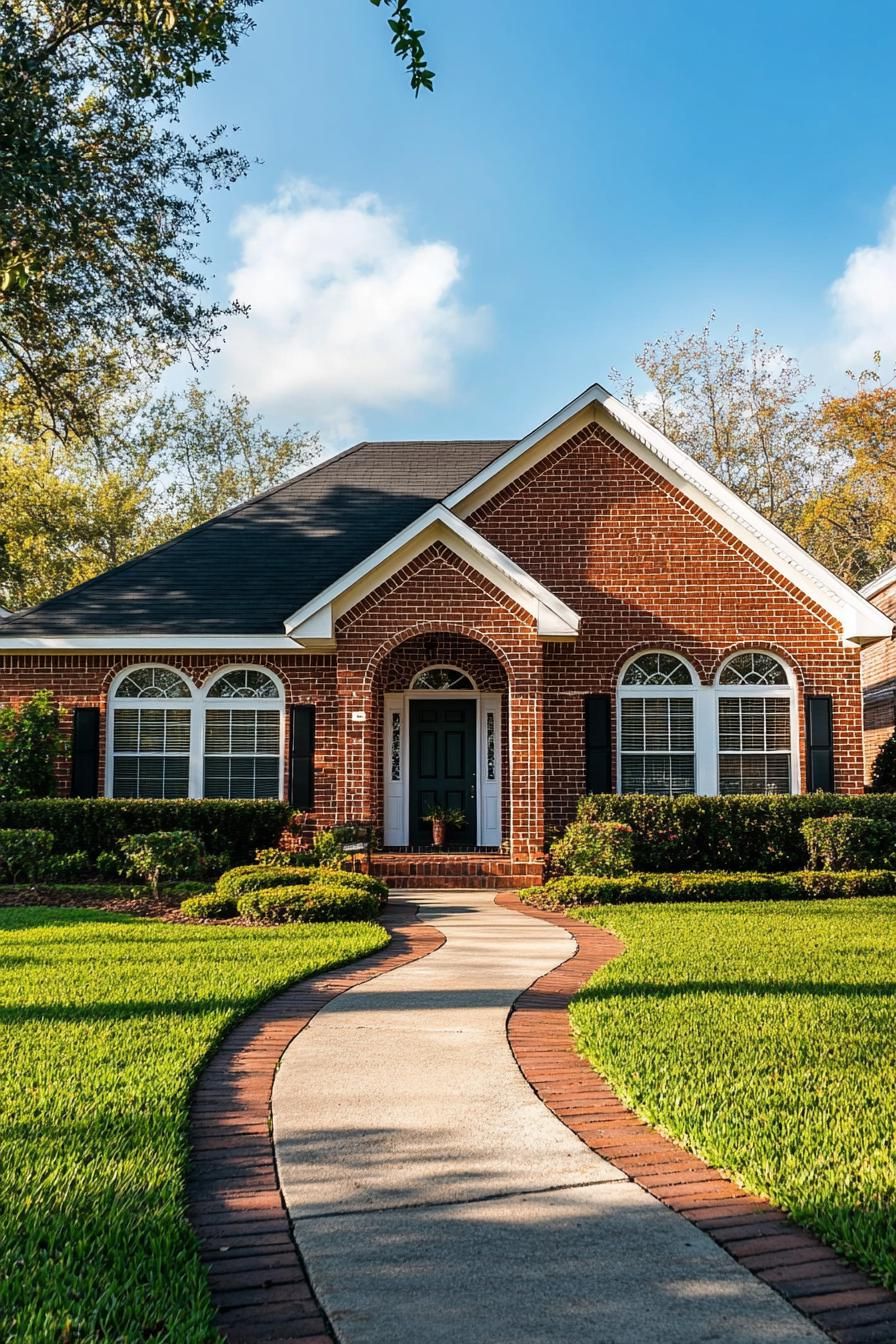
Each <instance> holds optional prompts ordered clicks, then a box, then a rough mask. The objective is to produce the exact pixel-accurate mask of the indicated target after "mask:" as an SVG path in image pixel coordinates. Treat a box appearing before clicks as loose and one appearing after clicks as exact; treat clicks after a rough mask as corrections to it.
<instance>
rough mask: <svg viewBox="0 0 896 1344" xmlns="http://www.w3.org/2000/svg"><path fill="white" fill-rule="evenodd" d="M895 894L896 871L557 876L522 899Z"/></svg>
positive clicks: (547, 905)
mask: <svg viewBox="0 0 896 1344" xmlns="http://www.w3.org/2000/svg"><path fill="white" fill-rule="evenodd" d="M894 892H896V872H893V871H887V870H884V869H876V870H866V871H861V872H851V873H840V872H815V871H805V870H803V871H800V872H795V873H717V872H705V873H632V874H630V875H629V876H628V877H585V876H578V877H558V878H553V879H552V880H551V881H550V882H546V883H545V884H544V886H543V887H527V888H526V889H525V890H524V891H521V892H520V900H521V901H524V902H525V903H526V904H527V905H533V906H536V907H537V908H538V909H540V910H562V909H565V908H567V907H569V906H574V905H627V904H629V903H635V902H639V901H654V902H667V901H780V900H820V899H823V898H827V897H838V896H885V895H892V894H893V893H894Z"/></svg>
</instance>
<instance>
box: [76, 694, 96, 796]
mask: <svg viewBox="0 0 896 1344" xmlns="http://www.w3.org/2000/svg"><path fill="white" fill-rule="evenodd" d="M99 785H100V712H99V710H98V709H91V708H89V707H88V706H86V705H84V706H81V707H80V708H78V709H75V710H73V711H72V797H73V798H96V796H97V795H98V793H99Z"/></svg>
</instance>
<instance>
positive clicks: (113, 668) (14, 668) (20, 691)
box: [0, 651, 336, 823]
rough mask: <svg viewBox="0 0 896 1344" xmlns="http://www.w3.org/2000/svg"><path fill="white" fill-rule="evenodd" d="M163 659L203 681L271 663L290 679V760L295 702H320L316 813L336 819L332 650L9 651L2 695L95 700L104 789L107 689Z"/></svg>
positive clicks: (63, 786)
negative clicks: (125, 672) (131, 670)
mask: <svg viewBox="0 0 896 1344" xmlns="http://www.w3.org/2000/svg"><path fill="white" fill-rule="evenodd" d="M146 663H164V664H165V665H166V666H167V667H173V668H177V669H178V670H180V671H182V672H185V673H186V674H187V676H189V677H191V678H192V680H193V682H194V684H195V685H196V686H197V687H201V686H202V685H203V684H204V683H205V682H206V681H207V680H208V678H209V676H211V674H212V673H213V672H214V671H216V670H217V669H218V668H221V667H228V666H231V665H233V664H234V663H239V664H240V665H241V666H242V665H246V664H250V663H251V664H252V665H253V666H257V667H268V668H270V669H271V671H272V672H275V673H276V674H277V675H278V676H279V677H280V680H281V681H282V682H283V685H284V688H285V691H286V706H287V709H286V738H287V741H286V759H287V760H289V706H290V705H291V704H301V705H310V704H313V705H315V707H316V711H317V714H316V743H317V750H316V752H315V761H314V766H315V781H314V782H315V813H314V815H315V816H316V817H319V818H320V820H321V822H322V823H325V822H327V821H329V820H331V819H332V816H333V813H334V807H335V798H336V733H335V725H336V667H335V659H334V658H333V657H332V655H326V656H324V657H321V656H317V657H314V658H312V657H310V656H308V655H307V654H285V655H282V656H273V657H272V656H271V655H270V654H264V653H258V654H253V653H251V652H246V653H239V654H233V653H228V654H183V653H177V652H173V653H165V652H164V651H158V652H156V651H153V652H152V654H151V655H147V654H145V653H142V654H141V653H121V654H82V653H71V654H61V655H60V654H48V653H40V654H12V653H10V654H3V655H0V699H2V700H3V702H5V703H13V704H15V703H20V702H21V701H22V700H24V699H27V698H28V696H30V695H33V694H34V692H35V691H39V690H50V691H52V692H53V694H54V696H55V697H56V699H57V701H58V702H59V704H60V705H61V706H62V708H63V711H64V715H65V718H66V721H65V722H64V726H65V727H66V729H67V730H68V724H67V716H68V714H69V712H70V711H71V710H72V709H74V708H75V707H76V706H78V705H96V706H98V707H99V710H100V792H102V787H103V779H104V772H105V765H106V691H107V688H108V687H109V685H110V684H111V682H112V681H113V679H114V678H115V676H116V674H117V673H118V672H120V671H121V670H122V668H124V667H129V666H135V667H139V666H143V665H144V664H146ZM57 776H58V779H59V787H60V792H62V793H67V792H68V789H69V782H70V765H69V763H68V762H67V761H65V760H61V761H60V762H59V763H58V766H57Z"/></svg>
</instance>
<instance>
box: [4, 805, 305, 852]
mask: <svg viewBox="0 0 896 1344" xmlns="http://www.w3.org/2000/svg"><path fill="white" fill-rule="evenodd" d="M291 816H292V808H290V807H289V805H288V804H286V803H279V802H233V801H230V800H229V799H227V800H225V799H217V798H184V799H177V800H174V799H155V798H26V799H16V800H15V801H11V802H0V829H3V828H12V827H15V828H16V829H17V830H21V829H26V828H27V829H31V828H35V827H36V828H39V829H41V830H45V831H52V833H53V836H54V837H55V850H56V852H57V853H59V854H71V853H73V852H75V851H77V850H83V851H84V852H85V853H86V854H88V855H89V857H90V859H91V860H95V859H96V857H97V855H98V854H101V853H103V852H106V851H112V852H113V853H117V852H118V842H119V840H123V839H124V838H125V837H126V836H129V835H134V834H146V833H147V832H149V831H192V832H193V834H194V835H195V836H196V837H197V838H198V839H199V840H200V841H201V843H202V847H203V849H204V850H205V852H206V853H207V854H228V855H229V856H230V861H231V863H248V862H249V861H250V860H251V859H252V858H253V857H254V855H255V851H256V850H258V849H265V848H268V847H269V846H272V845H276V843H277V841H278V840H279V838H280V836H281V835H282V833H283V830H284V828H285V827H286V825H287V824H288V822H289V819H290V817H291Z"/></svg>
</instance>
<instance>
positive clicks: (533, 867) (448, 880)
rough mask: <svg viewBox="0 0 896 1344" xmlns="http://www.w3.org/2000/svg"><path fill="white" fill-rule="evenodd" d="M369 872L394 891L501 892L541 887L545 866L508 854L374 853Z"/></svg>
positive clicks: (538, 862)
mask: <svg viewBox="0 0 896 1344" xmlns="http://www.w3.org/2000/svg"><path fill="white" fill-rule="evenodd" d="M370 871H371V872H372V873H373V875H374V876H375V877H380V878H382V879H383V881H384V882H388V884H389V886H390V887H392V888H394V889H395V890H405V891H407V890H417V891H424V890H431V889H432V888H446V889H447V888H457V887H473V888H483V889H486V890H492V891H500V890H502V889H504V888H506V887H524V886H536V885H538V884H539V883H540V882H541V878H542V871H543V864H542V861H541V859H518V858H514V857H513V856H512V855H509V854H482V853H480V854H477V853H470V854H374V855H373V858H372V860H371V865H370Z"/></svg>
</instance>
